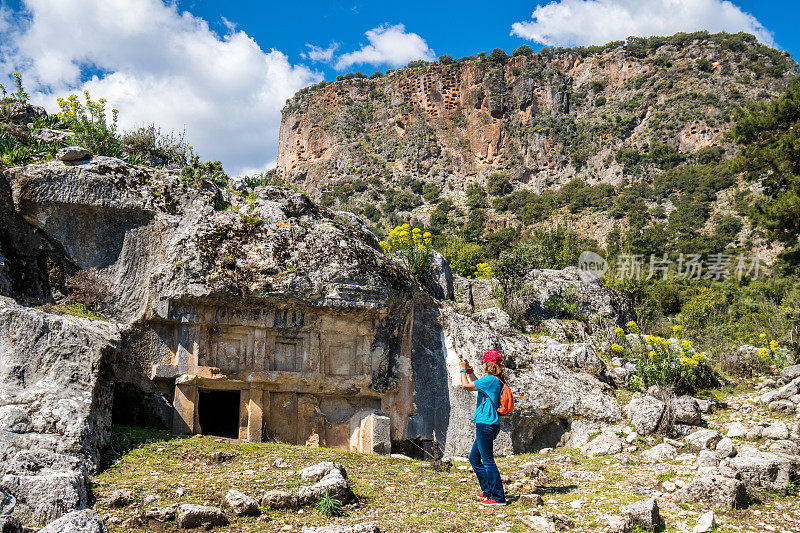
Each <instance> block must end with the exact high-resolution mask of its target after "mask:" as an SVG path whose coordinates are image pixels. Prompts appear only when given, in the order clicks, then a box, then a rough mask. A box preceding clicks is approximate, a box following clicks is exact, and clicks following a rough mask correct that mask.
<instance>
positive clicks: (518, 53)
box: [511, 44, 533, 57]
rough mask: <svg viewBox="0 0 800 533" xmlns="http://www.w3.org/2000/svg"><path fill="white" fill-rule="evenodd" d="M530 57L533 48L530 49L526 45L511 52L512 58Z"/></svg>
mask: <svg viewBox="0 0 800 533" xmlns="http://www.w3.org/2000/svg"><path fill="white" fill-rule="evenodd" d="M532 55H533V48H531V47H530V46H528V45H527V44H523V45H522V46H520V47H519V48H517V49H516V50H514V51H513V52H511V56H512V57H519V56H532Z"/></svg>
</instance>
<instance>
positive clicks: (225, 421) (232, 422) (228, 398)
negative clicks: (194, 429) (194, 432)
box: [197, 390, 240, 439]
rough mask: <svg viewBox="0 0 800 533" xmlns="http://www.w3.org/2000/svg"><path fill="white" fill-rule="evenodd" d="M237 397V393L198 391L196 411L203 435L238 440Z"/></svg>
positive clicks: (238, 393)
mask: <svg viewBox="0 0 800 533" xmlns="http://www.w3.org/2000/svg"><path fill="white" fill-rule="evenodd" d="M239 395H240V392H239V391H238V390H237V391H217V390H209V391H205V390H201V391H198V398H197V411H198V417H199V418H200V432H201V433H202V434H203V435H216V436H217V437H228V438H230V439H238V438H239Z"/></svg>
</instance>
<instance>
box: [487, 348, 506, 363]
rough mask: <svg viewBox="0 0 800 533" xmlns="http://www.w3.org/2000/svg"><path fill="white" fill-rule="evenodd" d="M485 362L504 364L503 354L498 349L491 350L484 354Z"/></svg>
mask: <svg viewBox="0 0 800 533" xmlns="http://www.w3.org/2000/svg"><path fill="white" fill-rule="evenodd" d="M483 362H484V363H497V364H498V365H502V364H503V356H502V355H500V352H498V351H497V350H489V351H488V352H486V353H485V354H483Z"/></svg>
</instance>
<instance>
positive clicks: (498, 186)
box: [486, 172, 513, 196]
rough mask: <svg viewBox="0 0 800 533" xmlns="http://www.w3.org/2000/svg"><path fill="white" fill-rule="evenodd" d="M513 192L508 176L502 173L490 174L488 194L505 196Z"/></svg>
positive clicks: (487, 184) (487, 182)
mask: <svg viewBox="0 0 800 533" xmlns="http://www.w3.org/2000/svg"><path fill="white" fill-rule="evenodd" d="M512 190H513V187H512V186H511V182H510V181H509V179H508V176H506V175H505V174H503V173H501V172H493V173H492V174H489V177H488V178H487V180H486V192H488V193H489V194H491V195H492V196H503V195H505V194H508V193H510V192H511V191H512Z"/></svg>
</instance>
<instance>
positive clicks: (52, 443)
mask: <svg viewBox="0 0 800 533" xmlns="http://www.w3.org/2000/svg"><path fill="white" fill-rule="evenodd" d="M120 331H121V328H119V327H118V326H115V325H113V324H110V323H105V322H98V321H93V320H89V319H83V318H74V317H69V316H57V315H51V314H48V313H46V312H43V311H41V310H37V309H31V308H25V307H22V306H19V305H17V304H15V303H14V302H12V301H11V300H9V299H7V298H2V297H0V390H2V391H3V394H2V396H0V403H5V404H6V405H4V406H3V407H2V412H3V413H5V415H4V416H3V418H2V419H3V420H6V421H7V422H6V423H5V426H4V428H3V429H5V431H3V430H0V458H2V459H3V460H2V461H0V476H2V480H1V481H0V489H2V490H3V491H5V492H7V493H9V494H11V495H13V496H14V498H15V499H16V507H15V510H14V514H15V515H17V516H19V517H21V518H23V519H24V520H25V521H28V522H31V523H35V524H39V525H44V524H46V523H48V522H51V521H53V520H56V519H57V518H59V517H60V516H61V515H63V514H65V513H68V512H70V511H73V510H80V509H83V508H84V507H86V506H87V505H88V504H89V502H90V501H91V495H90V492H89V488H88V485H89V484H88V480H87V475H88V474H91V473H93V472H94V471H95V470H96V467H97V464H98V461H99V458H100V451H101V450H102V449H103V448H104V447H105V446H106V445H107V444H108V442H109V439H110V429H111V388H110V387H111V384H110V383H109V381H108V376H107V374H106V372H107V370H108V366H109V364H110V361H111V359H112V358H113V357H115V356H116V354H117V353H118V352H117V350H118V348H119V342H120ZM22 430H24V431H22ZM12 431H16V432H12Z"/></svg>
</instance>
